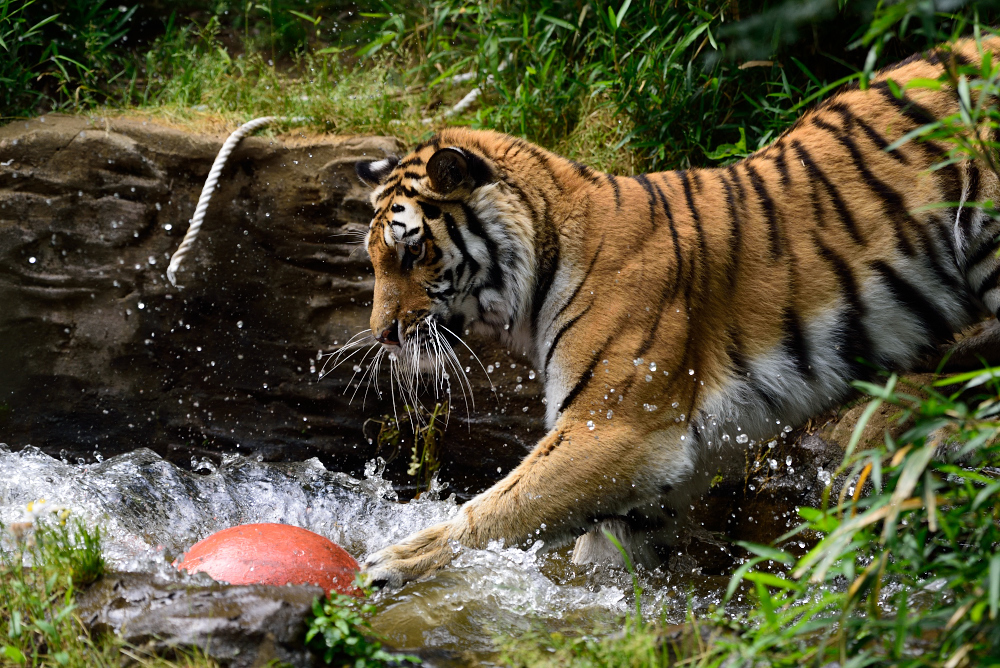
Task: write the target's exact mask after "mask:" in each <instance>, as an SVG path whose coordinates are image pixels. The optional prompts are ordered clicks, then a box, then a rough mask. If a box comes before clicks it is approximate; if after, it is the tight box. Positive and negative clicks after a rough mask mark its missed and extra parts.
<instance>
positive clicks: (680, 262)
mask: <svg viewBox="0 0 1000 668" xmlns="http://www.w3.org/2000/svg"><path fill="white" fill-rule="evenodd" d="M661 178H662V176H661ZM653 188H654V189H655V190H656V195H657V197H659V198H660V206H661V207H662V208H663V215H665V216H666V217H667V225H668V226H669V227H670V238H671V239H673V242H674V260H675V261H676V262H677V279H676V281H675V284H676V283H677V282H678V281H680V280H681V273H682V272H683V270H684V256H683V255H681V242H680V237H679V236H678V234H677V226H676V225H675V224H674V216H673V214H672V213H671V212H670V203H669V202H667V198H666V196H665V195H664V194H663V190H661V189H660V186H659V185H657V184H655V183H654V184H653Z"/></svg>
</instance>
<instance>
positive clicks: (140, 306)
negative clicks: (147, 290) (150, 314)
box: [136, 302, 146, 311]
mask: <svg viewBox="0 0 1000 668" xmlns="http://www.w3.org/2000/svg"><path fill="white" fill-rule="evenodd" d="M136 307H138V309H139V310H140V311H141V310H142V309H144V308H146V305H145V304H144V303H142V302H139V303H138V304H136Z"/></svg>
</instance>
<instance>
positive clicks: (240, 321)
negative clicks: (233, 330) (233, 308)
mask: <svg viewBox="0 0 1000 668" xmlns="http://www.w3.org/2000/svg"><path fill="white" fill-rule="evenodd" d="M236 326H237V327H238V328H240V329H243V321H242V320H237V321H236Z"/></svg>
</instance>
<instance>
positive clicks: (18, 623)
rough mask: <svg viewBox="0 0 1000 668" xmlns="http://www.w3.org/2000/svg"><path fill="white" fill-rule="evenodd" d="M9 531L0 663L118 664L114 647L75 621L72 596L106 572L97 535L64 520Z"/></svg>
mask: <svg viewBox="0 0 1000 668" xmlns="http://www.w3.org/2000/svg"><path fill="white" fill-rule="evenodd" d="M0 530H3V528H2V527H0ZM11 530H12V531H13V532H15V533H12V534H10V536H11V537H12V538H13V545H10V546H5V548H4V549H3V550H0V663H3V664H4V665H29V666H43V665H45V666H53V665H58V666H80V667H84V666H113V665H117V663H118V652H117V651H116V650H115V648H114V647H113V646H107V645H104V644H101V643H95V642H94V640H93V639H92V638H91V637H90V634H89V633H88V631H87V630H86V628H85V627H84V626H83V625H82V624H81V623H80V621H79V620H78V619H77V617H76V604H75V603H74V598H73V597H74V595H75V593H76V592H77V591H78V589H79V588H80V587H82V586H85V585H87V584H89V583H91V582H93V581H94V580H95V579H97V578H98V577H99V576H100V575H101V573H103V571H104V559H103V557H102V556H101V551H100V531H99V530H98V529H96V528H94V529H93V530H91V529H89V528H88V527H87V526H86V525H85V524H84V523H83V522H82V521H79V520H76V521H73V522H70V523H69V524H67V523H66V518H65V516H63V517H61V520H57V521H44V520H38V521H37V522H36V527H35V528H34V530H31V529H30V528H29V527H27V526H25V525H17V526H15V527H11ZM7 547H10V548H11V549H7ZM25 560H27V561H28V562H29V563H30V564H31V566H30V567H25V566H24V565H23V564H24V562H25Z"/></svg>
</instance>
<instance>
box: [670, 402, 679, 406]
mask: <svg viewBox="0 0 1000 668" xmlns="http://www.w3.org/2000/svg"><path fill="white" fill-rule="evenodd" d="M679 406H680V404H679V403H677V402H676V401H675V402H674V403H672V404H670V407H671V408H677V407H679Z"/></svg>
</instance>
